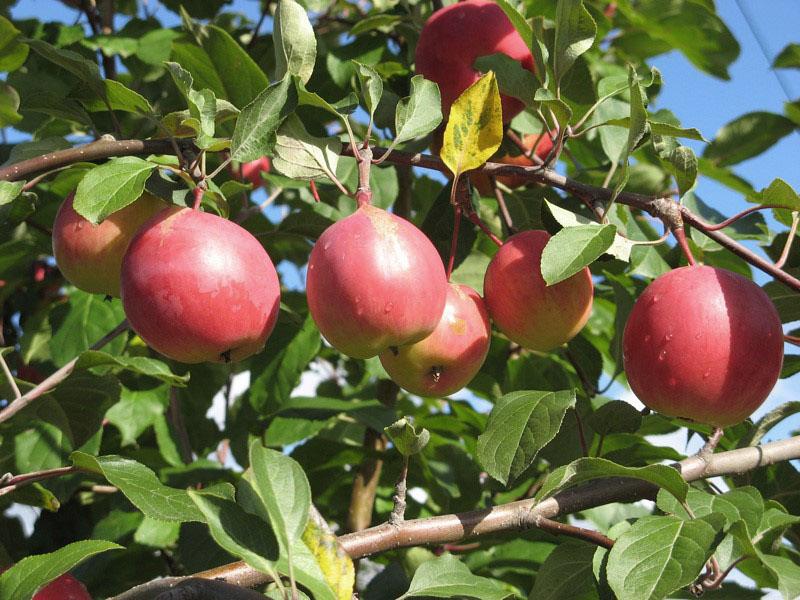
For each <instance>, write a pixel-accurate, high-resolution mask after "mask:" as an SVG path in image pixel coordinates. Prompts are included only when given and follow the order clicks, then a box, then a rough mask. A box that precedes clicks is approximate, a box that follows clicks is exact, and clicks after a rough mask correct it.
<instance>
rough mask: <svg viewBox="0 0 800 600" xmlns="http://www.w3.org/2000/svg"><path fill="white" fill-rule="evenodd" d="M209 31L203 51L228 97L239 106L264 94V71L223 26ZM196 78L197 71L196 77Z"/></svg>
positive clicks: (211, 26) (201, 87) (198, 84)
mask: <svg viewBox="0 0 800 600" xmlns="http://www.w3.org/2000/svg"><path fill="white" fill-rule="evenodd" d="M206 33H207V35H206V37H204V38H203V50H205V51H206V53H207V54H208V57H209V59H210V60H211V62H212V63H213V65H214V69H215V70H216V72H217V75H218V77H219V80H220V81H221V82H222V85H223V86H224V87H225V94H224V95H225V97H226V98H227V99H228V100H230V101H231V102H233V104H234V105H235V106H237V107H242V106H246V105H248V104H250V103H251V102H254V101H255V100H256V97H257V96H260V95H261V94H263V92H262V90H264V88H267V86H268V85H269V79H267V76H266V75H264V71H262V70H261V67H259V66H258V65H257V64H256V63H255V61H254V60H253V59H252V58H250V55H249V54H248V53H247V51H246V50H245V49H244V48H242V47H241V46H240V45H239V44H238V43H237V42H236V40H234V39H233V38H232V37H231V36H230V34H229V33H228V32H227V31H225V30H224V29H222V28H220V27H217V26H216V25H209V26H208V27H206ZM178 62H181V61H178ZM181 64H183V62H181ZM184 66H186V65H184ZM197 79H198V78H197V74H196V73H195V80H197ZM197 87H198V88H200V89H203V88H205V87H209V88H210V89H211V90H213V91H214V93H215V94H216V95H217V97H220V96H222V94H219V93H218V91H217V90H216V89H215V88H214V87H212V86H206V85H205V84H201V83H199V82H198V83H197ZM292 108H294V107H292ZM289 110H290V111H291V110H292V109H289ZM262 155H263V154H262ZM256 158H258V157H256ZM250 160H254V159H250Z"/></svg>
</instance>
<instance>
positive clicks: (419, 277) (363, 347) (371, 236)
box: [306, 204, 447, 358]
mask: <svg viewBox="0 0 800 600" xmlns="http://www.w3.org/2000/svg"><path fill="white" fill-rule="evenodd" d="M306 294H307V296H308V308H309V310H310V311H311V315H312V316H313V317H314V321H315V322H316V324H317V327H319V330H320V332H321V333H322V335H324V336H325V339H327V340H328V342H330V344H331V345H332V346H333V347H335V348H336V349H337V350H339V351H340V352H342V353H344V354H347V355H348V356H352V357H354V358H369V357H371V356H376V355H378V354H380V353H381V352H383V351H384V350H386V349H387V348H389V347H390V346H402V345H403V344H412V343H414V342H418V341H419V340H421V339H423V338H425V337H427V336H429V335H430V334H431V332H432V331H433V330H434V329H435V328H436V325H437V324H438V323H439V319H440V318H441V316H442V311H443V310H444V303H445V298H446V297H447V278H446V276H445V272H444V265H442V260H441V259H440V258H439V254H438V253H437V252H436V248H434V247H433V244H432V243H431V242H430V240H429V239H428V238H427V237H425V234H423V233H422V232H421V231H420V230H419V229H417V228H416V227H415V226H414V225H412V224H411V223H409V222H408V221H406V220H405V219H401V218H400V217H398V216H396V215H393V214H391V213H388V212H386V211H385V210H381V209H380V208H376V207H374V206H371V205H369V204H366V205H364V206H362V207H361V208H359V209H358V210H356V212H355V213H353V214H352V215H350V216H349V217H347V218H345V219H342V220H341V221H339V222H337V223H335V224H333V225H331V226H330V227H328V229H326V230H325V231H324V232H323V233H322V235H321V236H320V237H319V240H317V243H316V244H315V245H314V249H313V250H312V251H311V256H310V258H309V261H308V277H307V282H306Z"/></svg>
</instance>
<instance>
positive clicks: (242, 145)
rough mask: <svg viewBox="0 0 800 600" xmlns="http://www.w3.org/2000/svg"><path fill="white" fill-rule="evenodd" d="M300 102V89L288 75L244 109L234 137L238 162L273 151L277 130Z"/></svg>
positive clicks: (256, 157)
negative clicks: (298, 95)
mask: <svg viewBox="0 0 800 600" xmlns="http://www.w3.org/2000/svg"><path fill="white" fill-rule="evenodd" d="M296 106H297V90H296V88H295V86H294V85H293V84H292V80H291V78H289V77H285V78H284V79H281V80H280V81H277V82H275V83H273V84H272V85H270V86H269V87H268V88H267V89H265V90H264V91H263V92H261V93H260V94H259V95H258V96H257V97H256V98H255V100H253V101H252V102H251V103H250V104H248V105H247V106H245V107H244V108H243V109H242V112H241V114H240V115H239V118H238V119H237V120H236V127H235V128H234V130H233V137H232V138H231V158H232V159H233V160H237V161H239V162H247V161H251V160H256V159H258V158H261V157H262V156H264V155H269V154H272V150H273V147H274V145H275V139H276V132H277V131H278V128H279V127H280V126H281V123H283V121H284V119H285V118H286V117H287V116H288V115H289V114H291V113H292V112H293V111H294V109H295V107H296Z"/></svg>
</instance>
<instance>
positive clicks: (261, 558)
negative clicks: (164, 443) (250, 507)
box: [188, 490, 278, 574]
mask: <svg viewBox="0 0 800 600" xmlns="http://www.w3.org/2000/svg"><path fill="white" fill-rule="evenodd" d="M188 497H189V498H191V500H192V501H193V502H194V503H195V505H196V506H197V509H198V510H199V511H200V512H201V513H202V514H203V517H204V519H205V521H206V522H207V523H208V528H209V531H210V532H211V537H213V538H214V541H215V542H217V544H219V546H220V547H221V548H222V549H223V550H225V551H226V552H230V553H231V554H233V555H234V556H236V557H238V558H241V559H242V560H244V561H245V562H246V563H247V564H248V565H250V566H251V567H253V568H254V569H256V570H258V571H261V572H262V573H268V574H273V573H275V562H276V561H277V560H278V542H277V540H276V539H275V533H274V532H273V531H272V530H271V529H270V527H269V525H268V524H267V523H266V522H265V521H264V520H262V519H261V518H260V517H258V516H256V515H253V514H250V513H249V512H246V511H245V510H244V509H243V508H242V507H241V506H239V505H238V504H236V503H235V502H233V501H232V500H226V499H223V498H219V497H217V496H211V495H208V494H206V493H203V492H196V491H194V490H189V491H188Z"/></svg>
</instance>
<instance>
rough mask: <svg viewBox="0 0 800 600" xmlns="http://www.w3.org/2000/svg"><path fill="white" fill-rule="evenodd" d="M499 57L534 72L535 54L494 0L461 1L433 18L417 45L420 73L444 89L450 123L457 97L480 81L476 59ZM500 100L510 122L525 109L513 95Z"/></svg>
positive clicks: (443, 95)
mask: <svg viewBox="0 0 800 600" xmlns="http://www.w3.org/2000/svg"><path fill="white" fill-rule="evenodd" d="M498 53H502V54H506V55H508V56H510V57H511V58H513V59H514V60H517V61H519V62H520V64H521V65H522V67H523V68H525V69H527V70H528V71H531V72H534V66H533V56H532V55H531V52H530V49H529V48H528V46H527V45H526V44H525V42H524V41H523V40H522V37H520V35H519V34H518V33H517V31H516V29H514V26H513V25H512V24H511V21H510V20H509V19H508V17H507V16H506V14H505V13H504V12H503V9H502V8H500V7H499V6H498V5H497V4H495V3H494V2H491V0H466V2H457V3H455V4H451V5H450V6H447V7H445V8H443V9H441V10H437V11H436V12H435V13H433V14H432V15H431V17H430V18H429V19H428V21H427V22H426V23H425V26H424V27H423V28H422V32H421V33H420V35H419V41H418V42H417V51H416V59H415V60H416V70H417V73H419V74H421V75H423V76H424V77H425V78H426V79H430V80H431V81H435V82H436V83H437V84H439V91H440V92H441V95H442V113H443V114H444V116H445V118H447V115H448V114H449V112H450V106H451V105H452V104H453V102H455V100H456V98H458V97H459V96H460V95H461V93H462V92H463V91H464V90H466V89H467V88H468V87H469V86H470V85H472V84H473V83H475V82H476V81H477V80H478V79H479V78H480V73H479V72H478V71H476V70H475V69H474V67H473V66H472V65H473V63H474V62H475V59H476V58H478V57H480V56H488V55H490V54H498ZM501 101H502V104H503V121H504V122H505V123H508V122H509V121H511V119H513V118H514V117H515V116H516V115H517V114H519V113H520V112H521V111H522V109H523V108H525V105H524V104H523V103H522V102H520V101H519V100H517V99H516V98H512V97H510V96H501Z"/></svg>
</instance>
